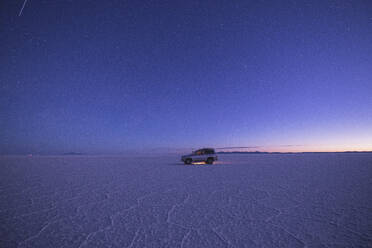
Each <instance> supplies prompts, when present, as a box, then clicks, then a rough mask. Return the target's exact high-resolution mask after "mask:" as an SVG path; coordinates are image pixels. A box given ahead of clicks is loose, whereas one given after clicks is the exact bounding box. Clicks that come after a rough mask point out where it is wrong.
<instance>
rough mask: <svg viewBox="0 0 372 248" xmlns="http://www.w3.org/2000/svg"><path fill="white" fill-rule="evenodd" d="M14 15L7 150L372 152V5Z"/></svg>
mask: <svg viewBox="0 0 372 248" xmlns="http://www.w3.org/2000/svg"><path fill="white" fill-rule="evenodd" d="M24 3H25V5H24V8H23V9H22V6H23V4H24ZM21 9H22V12H21ZM0 21H1V29H0V34H1V48H0V49H1V53H0V54H1V56H0V67H1V73H0V130H1V131H0V153H1V154H27V153H41V154H52V153H61V152H70V151H73V152H84V153H121V152H126V151H146V150H151V149H159V150H172V149H173V150H177V149H183V148H190V147H192V148H197V147H202V146H212V147H221V146H260V149H259V150H262V151H343V150H372V2H371V1H366V0H364V1H357V0H356V1H345V0H337V1H336V0H335V1H324V0H322V1H191V0H190V1H146V0H144V1H122V0H110V1H87V0H86V1H85V0H82V1H69V0H52V1H49V0H48V1H47V0H44V1H43V0H28V1H27V2H24V1H23V0H3V1H1V3H0ZM254 150H257V149H254Z"/></svg>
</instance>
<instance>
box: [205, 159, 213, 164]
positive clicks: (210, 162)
mask: <svg viewBox="0 0 372 248" xmlns="http://www.w3.org/2000/svg"><path fill="white" fill-rule="evenodd" d="M213 161H214V159H213V158H208V159H207V162H206V163H207V164H213Z"/></svg>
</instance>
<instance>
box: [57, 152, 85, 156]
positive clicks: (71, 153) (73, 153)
mask: <svg viewBox="0 0 372 248" xmlns="http://www.w3.org/2000/svg"><path fill="white" fill-rule="evenodd" d="M62 155H84V153H81V152H65V153H63V154H62Z"/></svg>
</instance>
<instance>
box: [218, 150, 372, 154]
mask: <svg viewBox="0 0 372 248" xmlns="http://www.w3.org/2000/svg"><path fill="white" fill-rule="evenodd" d="M217 153H218V154H305V153H372V151H345V152H259V151H255V152H239V151H231V152H217Z"/></svg>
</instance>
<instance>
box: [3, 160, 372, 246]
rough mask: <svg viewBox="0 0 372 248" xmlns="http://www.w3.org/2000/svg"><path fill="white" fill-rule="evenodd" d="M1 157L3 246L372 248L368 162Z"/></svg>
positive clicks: (371, 166)
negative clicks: (190, 162) (204, 162)
mask: <svg viewBox="0 0 372 248" xmlns="http://www.w3.org/2000/svg"><path fill="white" fill-rule="evenodd" d="M178 160H179V158H178V157H174V156H164V157H154V158H149V157H146V158H134V157H102V156H79V157H68V156H63V157H62V156H61V157H1V158H0V164H1V165H0V168H1V173H0V247H19V248H23V247H53V248H57V247H131V248H134V247H182V248H186V247H213V248H214V247H307V248H310V247H372V204H371V203H372V197H371V195H372V180H371V178H372V155H371V154H301V155H221V156H220V161H218V163H217V164H216V165H191V166H190V165H189V166H185V165H183V164H181V163H178V162H175V161H178Z"/></svg>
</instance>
